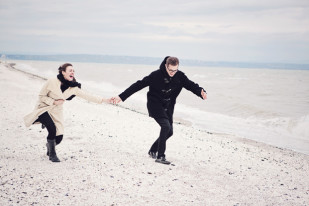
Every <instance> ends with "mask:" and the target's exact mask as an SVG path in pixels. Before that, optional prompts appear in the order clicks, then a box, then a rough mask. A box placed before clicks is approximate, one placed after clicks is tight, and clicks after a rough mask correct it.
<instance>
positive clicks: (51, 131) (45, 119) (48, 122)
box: [37, 112, 63, 144]
mask: <svg viewBox="0 0 309 206" xmlns="http://www.w3.org/2000/svg"><path fill="white" fill-rule="evenodd" d="M37 122H41V123H42V124H43V125H44V126H45V127H46V129H47V131H48V136H47V139H49V140H56V144H60V142H61V141H62V139H63V135H59V136H56V126H55V124H54V122H53V120H52V118H51V117H50V116H49V114H48V112H45V113H43V114H41V115H40V116H39V118H38V120H37Z"/></svg>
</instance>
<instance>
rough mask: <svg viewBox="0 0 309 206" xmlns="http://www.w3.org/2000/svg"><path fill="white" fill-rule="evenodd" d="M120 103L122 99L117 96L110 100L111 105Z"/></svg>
mask: <svg viewBox="0 0 309 206" xmlns="http://www.w3.org/2000/svg"><path fill="white" fill-rule="evenodd" d="M120 102H122V99H121V98H120V97H119V96H117V97H112V98H111V103H113V104H118V103H120Z"/></svg>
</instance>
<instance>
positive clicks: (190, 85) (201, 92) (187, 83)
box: [183, 75, 207, 100]
mask: <svg viewBox="0 0 309 206" xmlns="http://www.w3.org/2000/svg"><path fill="white" fill-rule="evenodd" d="M183 81H184V84H183V86H184V88H186V89H187V90H189V91H191V92H192V93H194V94H195V95H197V96H199V97H201V98H202V99H204V100H205V99H207V93H206V90H205V89H203V88H202V87H200V86H199V85H198V84H196V83H194V82H193V81H191V80H190V79H188V77H187V76H186V75H185V78H184V80H183Z"/></svg>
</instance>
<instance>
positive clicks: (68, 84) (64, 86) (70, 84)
mask: <svg viewBox="0 0 309 206" xmlns="http://www.w3.org/2000/svg"><path fill="white" fill-rule="evenodd" d="M57 78H58V79H59V80H60V81H61V83H62V84H61V91H62V92H64V91H65V90H67V89H68V88H69V87H78V88H81V87H82V85H81V84H80V83H78V82H77V81H76V79H75V78H74V77H73V81H69V80H66V79H65V78H64V77H63V75H62V74H58V75H57ZM74 97H75V95H72V96H70V97H69V98H67V99H66V100H72V99H73V98H74Z"/></svg>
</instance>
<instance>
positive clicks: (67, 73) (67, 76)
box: [62, 66, 74, 81]
mask: <svg viewBox="0 0 309 206" xmlns="http://www.w3.org/2000/svg"><path fill="white" fill-rule="evenodd" d="M62 75H63V77H64V78H65V79H66V80H68V81H73V78H74V69H73V67H72V66H68V67H67V68H66V69H65V72H64V71H62Z"/></svg>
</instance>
